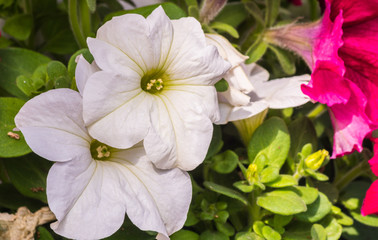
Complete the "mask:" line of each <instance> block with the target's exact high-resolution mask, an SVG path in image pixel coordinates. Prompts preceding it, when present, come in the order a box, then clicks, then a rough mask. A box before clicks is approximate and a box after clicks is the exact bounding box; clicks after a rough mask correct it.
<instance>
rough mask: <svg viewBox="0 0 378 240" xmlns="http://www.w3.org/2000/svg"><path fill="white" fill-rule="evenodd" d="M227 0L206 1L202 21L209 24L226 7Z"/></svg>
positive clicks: (201, 16) (202, 11)
mask: <svg viewBox="0 0 378 240" xmlns="http://www.w3.org/2000/svg"><path fill="white" fill-rule="evenodd" d="M226 3H227V0H204V1H203V3H202V7H201V10H200V20H201V22H202V23H205V24H208V23H209V22H210V21H211V20H213V19H214V18H215V17H216V16H217V15H218V13H219V12H220V11H221V10H222V9H223V7H224V6H225V5H226Z"/></svg>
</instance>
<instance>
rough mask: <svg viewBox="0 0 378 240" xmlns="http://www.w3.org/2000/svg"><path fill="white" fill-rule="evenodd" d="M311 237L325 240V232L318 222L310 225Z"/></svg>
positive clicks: (313, 239) (316, 239)
mask: <svg viewBox="0 0 378 240" xmlns="http://www.w3.org/2000/svg"><path fill="white" fill-rule="evenodd" d="M311 237H312V240H326V239H327V234H326V232H325V229H324V227H323V226H322V225H320V224H314V225H312V228H311Z"/></svg>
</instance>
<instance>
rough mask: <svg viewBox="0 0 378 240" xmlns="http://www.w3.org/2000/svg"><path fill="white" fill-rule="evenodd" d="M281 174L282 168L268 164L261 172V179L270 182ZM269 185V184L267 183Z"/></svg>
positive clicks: (263, 181)
mask: <svg viewBox="0 0 378 240" xmlns="http://www.w3.org/2000/svg"><path fill="white" fill-rule="evenodd" d="M279 174H280V169H279V168H278V167H275V166H268V167H266V168H264V170H262V172H261V174H260V181H261V182H262V183H269V182H273V181H275V180H276V179H277V178H278V177H279ZM267 185H268V184H267Z"/></svg>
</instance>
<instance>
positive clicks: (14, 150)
mask: <svg viewBox="0 0 378 240" xmlns="http://www.w3.org/2000/svg"><path fill="white" fill-rule="evenodd" d="M24 103H25V102H24V101H22V100H20V99H17V98H0V133H1V136H0V157H5V158H9V157H18V156H22V155H25V154H27V153H30V152H31V149H30V148H29V146H28V145H27V144H26V142H25V138H24V136H23V135H22V133H21V132H19V131H17V132H15V131H13V129H14V128H15V127H16V125H15V123H14V117H15V116H16V114H17V113H18V111H19V110H20V108H21V107H22V106H23V105H24ZM8 134H9V135H11V136H13V137H10V136H9V135H8ZM13 134H17V135H18V137H19V139H17V135H13Z"/></svg>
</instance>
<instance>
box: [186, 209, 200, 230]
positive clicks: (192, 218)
mask: <svg viewBox="0 0 378 240" xmlns="http://www.w3.org/2000/svg"><path fill="white" fill-rule="evenodd" d="M199 221H200V220H199V219H198V218H197V216H196V214H194V213H193V211H191V210H190V209H189V212H188V216H187V217H186V221H185V224H184V225H185V226H186V227H190V226H193V225H196V224H197V223H198V222H199Z"/></svg>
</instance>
